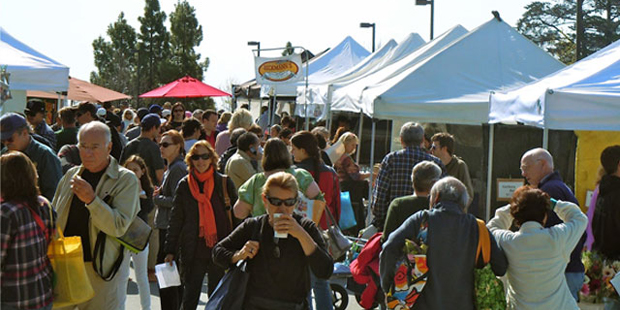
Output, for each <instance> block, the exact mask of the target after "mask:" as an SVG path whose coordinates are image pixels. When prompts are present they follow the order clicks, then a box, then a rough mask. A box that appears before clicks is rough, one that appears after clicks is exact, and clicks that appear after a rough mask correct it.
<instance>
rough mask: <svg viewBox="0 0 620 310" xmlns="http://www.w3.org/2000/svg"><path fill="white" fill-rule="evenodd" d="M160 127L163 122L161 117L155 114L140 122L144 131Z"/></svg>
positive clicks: (150, 114)
mask: <svg viewBox="0 0 620 310" xmlns="http://www.w3.org/2000/svg"><path fill="white" fill-rule="evenodd" d="M160 125H161V120H160V119H159V115H157V114H155V113H149V114H147V115H146V116H145V117H144V118H143V119H142V121H140V127H142V130H149V129H151V128H153V127H157V126H160Z"/></svg>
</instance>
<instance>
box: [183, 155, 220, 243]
mask: <svg viewBox="0 0 620 310" xmlns="http://www.w3.org/2000/svg"><path fill="white" fill-rule="evenodd" d="M198 181H200V182H204V185H203V193H202V194H201V193H200V189H199V188H198ZM214 186H215V182H214V179H213V165H212V166H211V167H209V169H207V171H205V172H203V173H199V172H198V171H196V170H195V169H192V171H191V173H190V174H189V190H190V191H191V193H192V196H194V199H196V201H198V219H199V226H198V236H199V237H203V238H204V239H205V241H206V243H207V247H208V248H213V246H214V245H215V244H216V243H217V227H216V225H215V215H214V213H213V206H212V205H211V195H213V188H214Z"/></svg>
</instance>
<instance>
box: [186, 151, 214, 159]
mask: <svg viewBox="0 0 620 310" xmlns="http://www.w3.org/2000/svg"><path fill="white" fill-rule="evenodd" d="M189 158H190V159H191V160H199V159H202V160H207V159H209V158H211V155H209V154H208V153H204V154H194V155H192V156H190V157H189Z"/></svg>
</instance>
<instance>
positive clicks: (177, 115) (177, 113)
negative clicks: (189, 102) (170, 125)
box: [172, 107, 185, 121]
mask: <svg viewBox="0 0 620 310" xmlns="http://www.w3.org/2000/svg"><path fill="white" fill-rule="evenodd" d="M172 116H173V118H174V120H175V121H182V120H183V119H184V118H185V111H184V110H183V108H181V107H176V108H174V110H172Z"/></svg>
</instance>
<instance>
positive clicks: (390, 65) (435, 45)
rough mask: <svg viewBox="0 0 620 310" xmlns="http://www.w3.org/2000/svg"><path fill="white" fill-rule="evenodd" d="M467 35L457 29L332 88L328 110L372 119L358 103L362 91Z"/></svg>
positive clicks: (365, 107)
mask: <svg viewBox="0 0 620 310" xmlns="http://www.w3.org/2000/svg"><path fill="white" fill-rule="evenodd" d="M466 33H467V29H465V28H463V27H462V26H460V25H457V26H455V27H453V28H452V29H450V30H448V31H446V32H445V33H443V34H442V35H440V36H438V37H437V38H435V39H434V40H432V41H430V42H428V43H426V44H424V45H423V46H421V47H419V48H417V49H416V50H413V51H409V53H408V54H406V55H402V56H401V57H397V58H395V59H393V60H392V61H389V62H387V63H386V64H385V65H384V66H383V67H381V68H379V69H377V70H375V71H373V72H370V73H369V74H366V75H364V76H362V77H356V78H355V79H352V80H349V81H345V82H341V83H337V84H334V85H332V87H331V89H330V94H329V96H330V99H329V102H330V109H331V110H332V111H348V112H359V111H363V113H364V114H366V115H369V116H373V109H372V106H367V105H363V104H362V103H361V102H360V96H361V94H362V92H363V91H364V89H366V88H367V87H369V86H372V85H376V84H377V83H380V82H382V81H384V80H386V79H389V78H390V77H393V76H396V75H398V74H399V73H400V72H403V71H404V70H406V69H407V68H410V67H412V66H414V65H415V64H417V63H418V62H420V61H422V60H424V59H426V58H428V57H431V56H432V55H434V54H435V53H437V52H438V51H440V50H441V49H443V48H444V47H445V46H446V45H448V44H450V43H451V42H454V41H455V40H457V39H458V38H460V37H461V36H463V35H464V34H466Z"/></svg>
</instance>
